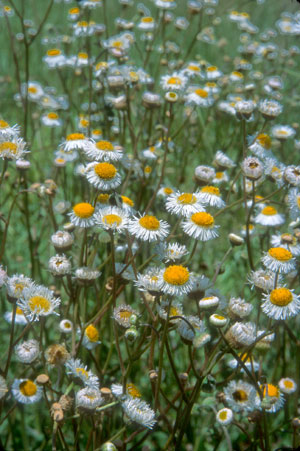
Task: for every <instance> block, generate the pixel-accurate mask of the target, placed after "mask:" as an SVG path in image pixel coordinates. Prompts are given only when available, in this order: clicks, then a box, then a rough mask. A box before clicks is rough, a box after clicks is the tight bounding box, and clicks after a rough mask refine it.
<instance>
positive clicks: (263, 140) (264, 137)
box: [256, 133, 271, 149]
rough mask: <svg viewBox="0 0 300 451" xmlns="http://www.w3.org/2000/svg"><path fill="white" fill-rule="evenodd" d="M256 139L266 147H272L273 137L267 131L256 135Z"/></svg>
mask: <svg viewBox="0 0 300 451" xmlns="http://www.w3.org/2000/svg"><path fill="white" fill-rule="evenodd" d="M256 141H258V142H259V144H261V145H262V146H263V147H264V148H265V149H270V147H271V138H270V136H269V135H267V134H266V133H260V134H259V135H258V136H257V137H256Z"/></svg>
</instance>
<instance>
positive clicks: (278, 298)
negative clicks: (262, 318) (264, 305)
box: [270, 288, 293, 307]
mask: <svg viewBox="0 0 300 451" xmlns="http://www.w3.org/2000/svg"><path fill="white" fill-rule="evenodd" d="M292 300H293V294H292V292H291V291H290V290H289V289H288V288H275V290H272V291H271V294H270V302H271V303H272V304H274V305H277V306H279V307H285V306H287V305H289V304H290V303H291V302H292Z"/></svg>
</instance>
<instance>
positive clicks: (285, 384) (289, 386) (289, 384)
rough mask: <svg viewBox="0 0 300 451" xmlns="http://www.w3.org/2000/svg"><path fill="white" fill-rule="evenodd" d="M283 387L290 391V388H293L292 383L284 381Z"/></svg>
mask: <svg viewBox="0 0 300 451" xmlns="http://www.w3.org/2000/svg"><path fill="white" fill-rule="evenodd" d="M283 385H284V386H285V388H288V389H290V388H293V387H294V382H292V381H284V382H283Z"/></svg>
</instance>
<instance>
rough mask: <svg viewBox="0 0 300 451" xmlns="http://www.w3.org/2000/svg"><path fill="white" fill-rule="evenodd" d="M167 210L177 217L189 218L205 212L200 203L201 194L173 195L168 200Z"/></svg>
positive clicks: (178, 193)
mask: <svg viewBox="0 0 300 451" xmlns="http://www.w3.org/2000/svg"><path fill="white" fill-rule="evenodd" d="M166 209H167V211H169V212H170V213H172V214H175V215H177V216H189V215H191V214H192V213H197V212H199V211H205V208H204V207H203V205H202V203H201V202H200V196H199V193H198V192H197V193H180V192H176V193H172V194H171V195H170V196H169V197H167V200H166Z"/></svg>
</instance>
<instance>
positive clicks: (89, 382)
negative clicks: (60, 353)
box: [65, 358, 99, 388]
mask: <svg viewBox="0 0 300 451" xmlns="http://www.w3.org/2000/svg"><path fill="white" fill-rule="evenodd" d="M65 366H66V369H67V374H69V375H70V376H73V378H75V379H77V380H80V381H81V382H83V384H84V385H85V386H86V387H89V388H98V387H99V379H98V377H97V376H95V375H94V374H93V373H92V371H90V370H88V369H87V366H85V365H84V364H83V363H82V362H81V360H80V359H73V358H71V359H69V360H67V362H66V363H65Z"/></svg>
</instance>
